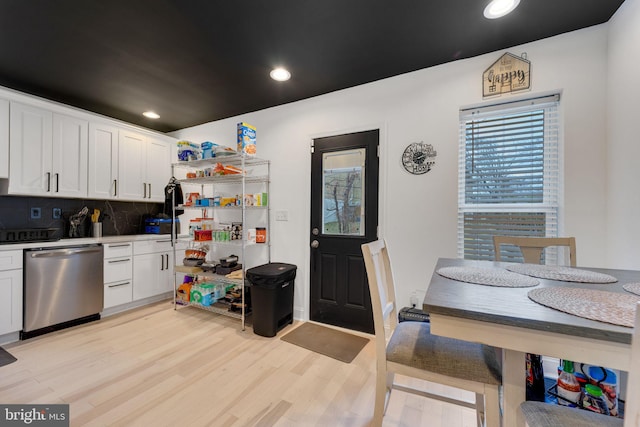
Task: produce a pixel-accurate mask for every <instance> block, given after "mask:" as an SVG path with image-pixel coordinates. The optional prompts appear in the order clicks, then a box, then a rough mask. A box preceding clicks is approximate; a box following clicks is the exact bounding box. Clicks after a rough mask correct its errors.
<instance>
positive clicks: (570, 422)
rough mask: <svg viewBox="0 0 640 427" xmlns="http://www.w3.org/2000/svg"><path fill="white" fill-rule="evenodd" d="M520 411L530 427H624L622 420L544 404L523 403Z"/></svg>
mask: <svg viewBox="0 0 640 427" xmlns="http://www.w3.org/2000/svg"><path fill="white" fill-rule="evenodd" d="M520 410H521V411H522V414H523V415H524V419H525V420H526V422H527V424H528V425H529V427H558V426H563V427H622V425H623V424H624V421H623V420H622V419H621V418H616V417H609V416H607V415H601V414H596V413H595V412H590V411H585V410H583V409H577V408H568V407H566V406H559V405H553V404H549V403H543V402H523V403H522V404H521V405H520Z"/></svg>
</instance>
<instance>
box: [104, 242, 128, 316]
mask: <svg viewBox="0 0 640 427" xmlns="http://www.w3.org/2000/svg"><path fill="white" fill-rule="evenodd" d="M131 301H133V244H132V243H131V242H124V243H112V244H105V245H104V308H110V307H115V306H117V305H121V304H126V303H128V302H131Z"/></svg>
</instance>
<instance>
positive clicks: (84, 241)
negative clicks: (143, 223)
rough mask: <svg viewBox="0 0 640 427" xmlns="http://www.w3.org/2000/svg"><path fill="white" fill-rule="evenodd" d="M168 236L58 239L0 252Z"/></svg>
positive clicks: (10, 246)
mask: <svg viewBox="0 0 640 427" xmlns="http://www.w3.org/2000/svg"><path fill="white" fill-rule="evenodd" d="M168 239H171V235H170V234H129V235H124V236H104V237H97V238H94V237H82V238H77V239H60V240H56V241H47V242H29V243H20V242H17V243H8V244H2V245H0V251H15V250H22V249H32V248H55V247H63V246H79V245H90V244H94V243H101V244H108V243H120V242H135V241H147V240H168Z"/></svg>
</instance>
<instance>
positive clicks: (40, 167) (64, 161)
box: [0, 88, 174, 203]
mask: <svg viewBox="0 0 640 427" xmlns="http://www.w3.org/2000/svg"><path fill="white" fill-rule="evenodd" d="M2 94H3V92H1V88H0V95H2ZM6 98H7V99H0V194H16V195H23V196H47V197H64V198H90V199H96V200H122V201H136V202H137V201H142V202H154V203H155V202H160V203H161V202H164V188H165V186H166V185H167V182H168V181H169V178H170V177H171V152H172V151H171V150H172V147H174V145H173V144H174V143H173V141H174V140H173V139H172V138H170V137H167V136H165V135H162V134H159V133H154V132H152V131H148V130H146V129H142V128H140V129H138V128H136V127H134V126H129V125H127V124H125V123H120V122H117V121H115V120H110V119H108V118H104V117H100V116H97V115H95V114H91V113H88V112H83V111H78V110H74V109H71V108H67V107H65V106H61V105H58V104H53V103H49V102H46V101H43V100H37V99H33V100H30V99H27V98H26V97H25V96H22V95H19V94H9V95H7V97H6Z"/></svg>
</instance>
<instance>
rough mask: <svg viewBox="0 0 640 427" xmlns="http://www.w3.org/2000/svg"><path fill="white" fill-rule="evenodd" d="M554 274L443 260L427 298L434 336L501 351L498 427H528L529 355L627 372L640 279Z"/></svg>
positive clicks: (590, 271)
mask: <svg viewBox="0 0 640 427" xmlns="http://www.w3.org/2000/svg"><path fill="white" fill-rule="evenodd" d="M554 268H555V269H558V268H560V267H544V266H538V265H537V264H536V265H534V264H518V263H509V262H494V261H473V260H464V259H453V258H440V259H439V260H438V262H437V264H436V267H435V269H434V272H433V275H432V276H431V280H430V283H429V287H428V289H427V291H426V294H425V297H424V302H423V308H424V310H425V311H426V312H427V313H429V317H430V322H431V333H433V334H436V335H441V336H445V337H450V338H456V339H460V340H465V341H472V342H478V343H483V344H486V345H490V346H494V347H496V348H497V349H502V351H501V353H502V382H503V400H502V404H503V423H502V425H503V426H508V427H512V426H523V425H524V424H525V423H524V419H523V417H522V415H521V413H520V411H519V406H520V404H521V403H522V402H523V401H524V400H525V393H526V367H525V355H526V353H533V354H540V355H544V356H550V357H555V358H558V359H565V360H571V361H575V362H581V363H587V364H591V365H597V366H606V367H608V368H613V369H619V370H622V371H627V372H628V371H629V367H630V352H631V337H632V333H633V328H632V326H633V316H634V313H635V302H637V301H639V300H640V295H639V294H638V291H637V290H638V288H640V271H633V270H616V269H603V268H588V267H577V268H573V269H572V268H570V267H562V268H561V269H562V270H561V271H560V272H558V271H556V270H554ZM539 269H542V271H540V270H539ZM545 269H546V271H548V272H550V273H551V274H547V273H545ZM529 270H530V271H529ZM567 271H568V273H569V274H568V275H567V274H565V273H567ZM454 273H455V274H454ZM540 273H542V274H540ZM573 273H575V276H574V275H573ZM541 276H542V277H541ZM602 278H605V279H607V280H604V279H602ZM592 279H593V280H592ZM605 281H606V283H601V282H605ZM634 286H635V287H634ZM633 291H635V292H633ZM627 302H628V304H629V305H627ZM629 306H631V307H632V308H631V309H630V308H629ZM629 318H630V319H631V324H629Z"/></svg>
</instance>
